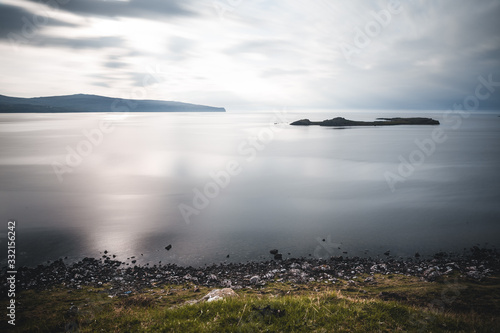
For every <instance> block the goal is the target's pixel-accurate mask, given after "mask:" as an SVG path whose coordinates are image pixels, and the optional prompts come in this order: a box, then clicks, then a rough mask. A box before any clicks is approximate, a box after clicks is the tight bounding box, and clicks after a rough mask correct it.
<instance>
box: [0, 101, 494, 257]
mask: <svg viewBox="0 0 500 333" xmlns="http://www.w3.org/2000/svg"><path fill="white" fill-rule="evenodd" d="M402 114H403V115H404V116H424V117H432V118H434V119H437V120H440V121H441V125H439V126H394V127H356V128H346V129H334V128H323V127H318V126H310V127H295V126H289V125H287V123H289V122H291V121H294V120H298V119H301V118H310V119H314V120H323V119H328V118H332V117H335V116H344V117H346V118H349V119H355V120H373V119H375V118H376V117H394V116H400V115H402ZM498 114H499V113H498V112H497V113H486V112H482V113H481V112H476V113H473V114H471V115H470V116H469V117H468V118H462V117H461V116H459V115H456V114H455V115H449V114H448V115H445V114H444V113H442V112H438V111H436V112H421V111H419V112H408V111H405V112H387V111H378V112H375V111H370V112H361V111H350V112H338V111H330V112H312V111H311V112H307V111H304V112H296V111H295V112H291V111H288V112H287V111H286V110H276V111H269V112H255V113H250V112H248V113H236V112H234V113H229V112H228V113H225V114H221V113H213V114H208V113H134V114H96V113H88V114H2V115H0V219H2V220H3V222H2V224H0V236H1V237H0V239H1V244H2V247H3V248H6V236H7V231H8V230H7V221H8V220H9V219H13V220H15V221H16V223H17V224H16V240H17V242H16V251H17V262H18V265H36V264H38V263H42V262H45V261H47V260H54V259H58V258H62V257H66V256H67V257H68V259H69V260H77V259H81V258H83V257H85V256H93V257H97V256H100V255H102V254H101V253H100V252H104V251H105V250H107V251H108V252H109V254H115V255H116V256H117V259H120V260H123V261H127V262H129V261H130V260H132V259H129V260H127V258H130V257H132V256H135V257H136V258H135V259H136V260H138V263H141V264H144V263H146V262H149V263H158V262H159V261H162V263H167V262H173V263H177V264H183V265H203V264H209V263H214V262H224V261H227V262H241V261H247V260H264V259H271V256H270V254H269V250H271V249H274V248H276V249H278V250H279V251H280V252H281V253H283V255H284V257H285V258H286V257H300V256H306V257H308V256H311V257H328V256H332V255H343V256H346V255H347V256H355V255H363V256H377V255H382V253H384V252H385V251H387V250H391V254H393V255H396V256H404V257H405V256H413V254H414V253H415V252H417V251H418V252H420V253H421V254H431V253H433V252H436V251H440V250H443V251H457V250H461V249H463V248H464V247H470V246H472V245H476V244H480V245H486V244H487V246H499V245H500V172H499V171H500V168H499V167H500V118H499V117H498ZM2 225H3V227H2ZM167 245H172V248H171V249H170V250H169V251H167V250H166V249H165V247H166V246H167ZM344 252H347V253H344ZM228 256H229V257H228ZM1 258H2V261H1V264H2V265H5V262H6V260H5V258H6V256H2V257H1Z"/></svg>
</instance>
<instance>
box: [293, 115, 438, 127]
mask: <svg viewBox="0 0 500 333" xmlns="http://www.w3.org/2000/svg"><path fill="white" fill-rule="evenodd" d="M290 125H295V126H309V125H319V126H333V127H345V126H390V125H439V121H437V120H434V119H431V118H420V117H415V118H401V117H397V118H377V120H376V121H355V120H349V119H345V118H342V117H336V118H333V119H327V120H323V121H310V120H309V119H301V120H297V121H294V122H293V123H291V124H290Z"/></svg>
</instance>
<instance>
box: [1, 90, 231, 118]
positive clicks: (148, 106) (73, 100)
mask: <svg viewBox="0 0 500 333" xmlns="http://www.w3.org/2000/svg"><path fill="white" fill-rule="evenodd" d="M225 111H226V110H225V109H224V108H218V107H211V106H204V105H196V104H188V103H181V102H168V101H156V100H134V99H122V98H112V97H104V96H98V95H85V94H77V95H66V96H51V97H35V98H18V97H9V96H3V95H0V113H60V112H225Z"/></svg>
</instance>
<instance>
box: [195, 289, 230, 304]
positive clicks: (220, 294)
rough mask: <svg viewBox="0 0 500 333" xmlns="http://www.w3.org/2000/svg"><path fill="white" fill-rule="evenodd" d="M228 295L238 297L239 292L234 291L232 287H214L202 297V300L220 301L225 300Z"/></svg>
mask: <svg viewBox="0 0 500 333" xmlns="http://www.w3.org/2000/svg"><path fill="white" fill-rule="evenodd" d="M228 297H238V294H237V293H235V292H234V290H233V289H231V288H224V289H214V290H212V291H211V292H209V293H208V294H206V295H205V296H203V298H202V299H200V301H201V302H214V301H220V300H223V299H224V298H228Z"/></svg>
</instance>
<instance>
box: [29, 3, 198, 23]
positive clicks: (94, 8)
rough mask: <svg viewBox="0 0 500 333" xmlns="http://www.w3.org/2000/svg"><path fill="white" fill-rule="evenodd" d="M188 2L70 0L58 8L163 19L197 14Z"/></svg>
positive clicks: (79, 12) (91, 13) (106, 14)
mask: <svg viewBox="0 0 500 333" xmlns="http://www.w3.org/2000/svg"><path fill="white" fill-rule="evenodd" d="M28 1H31V2H36V3H38V2H39V1H38V0H28ZM189 3H190V1H188V0H169V1H162V0H129V1H122V0H109V1H103V0H71V1H68V2H67V3H66V4H62V5H61V6H60V9H61V10H63V11H67V12H70V13H73V14H76V15H80V16H96V17H109V18H118V17H133V18H145V19H164V18H168V17H176V16H179V17H186V16H195V15H197V14H196V12H194V11H192V10H191V9H189V8H188V7H189V6H188V5H189Z"/></svg>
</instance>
